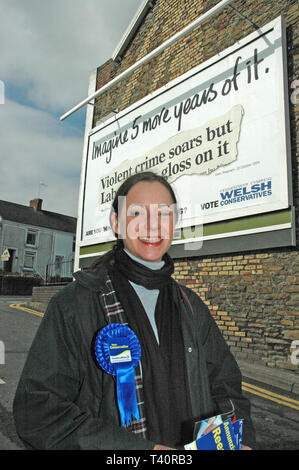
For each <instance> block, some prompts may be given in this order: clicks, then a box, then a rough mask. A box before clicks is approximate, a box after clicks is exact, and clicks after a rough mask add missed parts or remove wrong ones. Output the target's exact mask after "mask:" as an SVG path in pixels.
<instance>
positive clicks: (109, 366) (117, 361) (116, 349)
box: [94, 323, 141, 426]
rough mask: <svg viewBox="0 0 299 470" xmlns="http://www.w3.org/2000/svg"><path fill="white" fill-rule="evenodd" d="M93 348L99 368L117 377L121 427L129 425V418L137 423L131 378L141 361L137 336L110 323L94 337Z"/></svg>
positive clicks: (133, 376) (133, 378) (135, 402)
mask: <svg viewBox="0 0 299 470" xmlns="http://www.w3.org/2000/svg"><path fill="white" fill-rule="evenodd" d="M94 348H95V357H96V360H97V361H98V363H99V365H100V366H101V368H102V369H103V370H104V371H105V372H107V373H108V374H111V375H116V390H117V402H118V408H119V413H120V418H121V425H122V426H125V425H126V426H127V425H129V424H130V423H131V420H132V416H133V417H134V418H136V419H137V420H138V421H139V420H140V417H139V411H138V405H137V397H136V388H135V375H134V369H135V367H136V366H137V365H138V362H139V360H140V357H141V347H140V344H139V341H138V338H137V336H136V335H135V333H134V332H133V331H132V330H131V329H130V328H129V327H127V326H126V325H123V324H120V323H111V324H110V325H107V326H105V328H103V329H102V330H100V331H99V332H98V333H97V335H96V338H95V343H94Z"/></svg>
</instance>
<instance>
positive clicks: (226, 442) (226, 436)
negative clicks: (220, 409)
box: [185, 415, 243, 450]
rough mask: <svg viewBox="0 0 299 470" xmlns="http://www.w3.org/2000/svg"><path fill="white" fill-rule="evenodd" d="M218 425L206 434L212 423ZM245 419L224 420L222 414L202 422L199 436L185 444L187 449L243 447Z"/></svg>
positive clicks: (238, 448) (232, 448)
mask: <svg viewBox="0 0 299 470" xmlns="http://www.w3.org/2000/svg"><path fill="white" fill-rule="evenodd" d="M211 424H213V425H215V426H216V427H215V428H214V429H213V430H211V431H209V432H208V433H206V434H205V432H206V429H207V428H208V427H209V426H210V425H211ZM242 431H243V420H242V419H239V420H238V421H235V420H233V422H232V420H231V419H226V420H225V421H223V420H222V417H221V415H217V416H213V417H212V418H209V419H206V420H203V421H202V422H201V425H200V428H199V431H198V434H197V438H196V440H195V441H193V442H191V443H190V444H187V445H185V449H186V450H241V449H242Z"/></svg>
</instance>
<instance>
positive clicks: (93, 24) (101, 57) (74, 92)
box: [0, 0, 141, 216]
mask: <svg viewBox="0 0 299 470" xmlns="http://www.w3.org/2000/svg"><path fill="white" fill-rule="evenodd" d="M140 3H141V0H87V1H85V2H84V1H83V0H51V1H47V0H0V86H1V89H0V152H1V172H0V199H2V200H6V201H11V202H16V203H19V204H24V205H27V204H29V201H30V199H32V198H34V197H36V196H37V194H38V190H39V183H40V182H43V183H45V184H46V185H47V187H44V186H42V187H41V189H40V196H41V198H42V199H44V203H43V208H44V209H46V210H50V211H53V212H60V213H62V214H68V215H73V216H77V205H78V193H79V180H80V171H81V161H82V147H83V133H84V119H85V109H83V110H81V111H79V112H77V113H76V114H75V115H74V116H72V117H71V118H70V119H68V120H66V121H64V122H63V123H61V122H60V121H59V119H58V118H59V116H60V114H62V113H64V112H66V111H67V110H68V109H70V108H71V107H73V106H74V105H76V104H77V103H78V102H80V101H81V100H82V99H84V98H86V96H87V93H88V82H89V74H90V71H91V70H94V69H96V68H97V67H98V66H99V65H101V64H103V63H104V62H105V61H106V60H108V59H109V58H110V57H111V55H112V53H113V51H114V49H115V47H116V46H117V44H118V42H119V41H120V39H121V37H122V35H123V33H124V31H125V30H126V28H127V27H128V25H129V23H130V21H131V20H132V17H133V16H134V14H135V12H136V11H137V9H138V7H139V5H140ZM3 85H4V86H5V104H3V99H2V95H3V93H2V91H3V90H2V88H3Z"/></svg>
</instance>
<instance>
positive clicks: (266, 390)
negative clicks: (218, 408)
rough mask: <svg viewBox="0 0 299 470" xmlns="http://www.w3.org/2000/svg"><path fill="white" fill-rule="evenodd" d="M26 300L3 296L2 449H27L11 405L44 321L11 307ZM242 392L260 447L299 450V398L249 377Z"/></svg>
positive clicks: (0, 334) (0, 335)
mask: <svg viewBox="0 0 299 470" xmlns="http://www.w3.org/2000/svg"><path fill="white" fill-rule="evenodd" d="M25 300H26V298H24V297H6V296H0V450H18V449H24V446H23V444H22V442H21V441H20V439H19V438H18V436H17V434H16V431H15V428H14V423H13V417H12V403H13V398H14V394H15V390H16V386H17V383H18V379H19V376H20V373H21V371H22V368H23V365H24V362H25V359H26V356H27V352H28V350H29V348H30V345H31V343H32V340H33V338H34V335H35V333H36V330H37V328H38V326H39V324H40V321H41V315H40V314H39V315H36V314H34V313H33V312H30V311H27V312H26V311H23V310H20V309H19V308H12V307H11V305H12V304H14V305H17V304H20V303H22V302H24V301H25ZM1 346H2V348H1ZM3 346H4V348H3ZM3 349H4V353H5V354H4V359H5V361H4V360H3V354H2V356H1V352H3ZM1 358H2V360H1ZM3 362H4V364H3ZM243 389H244V394H245V395H246V396H248V397H249V398H250V400H251V404H252V418H253V422H254V425H255V428H256V432H257V442H258V448H259V449H262V450H295V449H297V450H298V449H299V425H298V424H299V421H298V415H299V413H298V410H299V397H298V396H294V395H293V396H292V395H290V394H286V392H284V391H281V390H279V389H274V388H270V387H269V386H267V387H265V386H264V385H263V384H260V383H257V382H253V381H252V380H250V381H249V380H247V379H246V377H244V380H243Z"/></svg>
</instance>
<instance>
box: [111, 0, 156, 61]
mask: <svg viewBox="0 0 299 470" xmlns="http://www.w3.org/2000/svg"><path fill="white" fill-rule="evenodd" d="M156 1H157V0H143V1H142V3H141V5H140V7H139V8H138V10H137V12H136V14H135V16H134V18H133V19H132V21H131V23H130V24H129V26H128V28H127V30H126V31H125V33H124V35H123V37H122V38H121V40H120V42H119V43H118V45H117V47H116V49H115V51H114V52H113V54H112V59H113V60H115V61H118V60H121V58H122V57H123V55H124V53H125V52H126V50H127V48H128V47H129V45H130V43H131V41H132V39H133V38H134V36H135V34H136V32H137V30H138V28H139V26H140V25H141V23H142V22H143V20H144V17H145V16H146V15H147V13H148V11H149V10H150V9H151V8H152V7H153V6H154V4H155V3H156Z"/></svg>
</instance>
